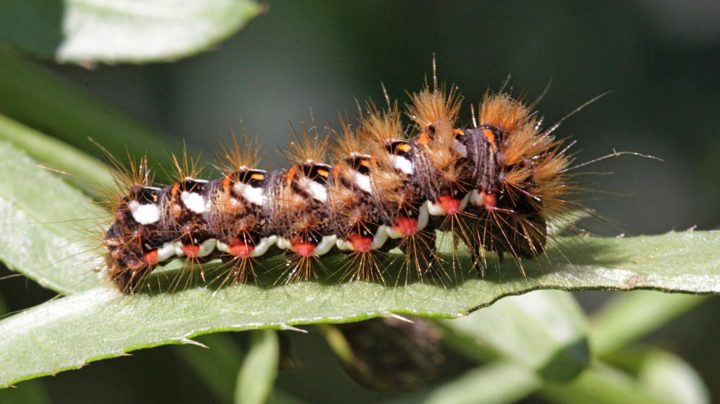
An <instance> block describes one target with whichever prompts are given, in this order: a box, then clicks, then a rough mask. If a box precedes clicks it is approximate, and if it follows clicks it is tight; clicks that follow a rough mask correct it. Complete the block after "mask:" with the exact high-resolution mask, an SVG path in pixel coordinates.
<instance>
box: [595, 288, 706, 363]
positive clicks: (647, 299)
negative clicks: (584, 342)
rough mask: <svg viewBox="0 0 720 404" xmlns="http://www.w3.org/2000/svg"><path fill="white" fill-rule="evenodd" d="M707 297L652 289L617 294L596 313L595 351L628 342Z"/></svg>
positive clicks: (606, 351) (599, 352) (600, 353)
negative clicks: (659, 291)
mask: <svg viewBox="0 0 720 404" xmlns="http://www.w3.org/2000/svg"><path fill="white" fill-rule="evenodd" d="M705 300H707V298H706V297H703V296H689V295H680V294H673V295H669V294H664V293H658V292H652V291H637V292H633V293H628V294H625V295H620V296H617V297H616V298H615V299H614V300H612V301H611V302H609V303H608V304H607V305H605V306H604V307H603V308H602V309H601V310H600V311H599V312H598V313H596V314H595V316H593V321H592V333H591V337H592V341H591V343H592V349H593V352H594V353H595V355H597V356H603V355H607V354H609V353H611V352H613V351H614V350H616V349H619V348H622V347H624V346H627V345H628V344H629V343H631V342H633V341H635V340H636V339H638V338H640V337H642V336H644V335H645V334H647V333H649V332H652V331H654V330H656V329H657V328H658V327H660V326H662V325H663V324H665V323H667V322H669V321H670V320H672V319H673V318H675V317H677V316H679V315H681V314H683V313H685V312H687V311H689V310H691V309H693V308H695V307H697V305H699V304H700V303H702V302H704V301H705Z"/></svg>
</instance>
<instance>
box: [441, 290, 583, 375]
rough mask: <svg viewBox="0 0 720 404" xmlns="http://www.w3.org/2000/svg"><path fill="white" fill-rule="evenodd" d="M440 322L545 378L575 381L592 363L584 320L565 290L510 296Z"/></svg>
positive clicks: (571, 297)
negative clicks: (483, 308)
mask: <svg viewBox="0 0 720 404" xmlns="http://www.w3.org/2000/svg"><path fill="white" fill-rule="evenodd" d="M442 324H443V326H444V327H445V328H447V329H449V331H450V332H452V333H459V334H464V335H466V336H472V337H473V338H474V339H475V345H489V346H491V347H492V348H493V349H494V350H496V351H498V352H499V353H500V354H501V355H502V356H504V357H505V358H507V359H510V360H512V361H514V362H515V363H517V364H520V365H524V366H525V367H527V368H529V369H532V370H533V371H535V372H537V373H538V375H540V376H541V377H543V378H547V379H551V380H568V379H571V378H573V377H575V376H576V375H577V374H578V373H580V372H581V371H582V370H583V369H584V368H585V367H586V366H587V365H588V363H589V362H590V349H589V347H588V338H587V324H586V321H585V317H584V315H583V312H582V310H581V309H580V307H579V306H578V305H577V303H576V302H575V299H574V298H573V296H572V295H571V294H569V293H566V292H561V291H555V290H542V291H535V292H532V293H528V294H526V295H523V296H513V297H509V298H506V299H503V300H501V301H499V302H497V303H495V304H494V305H492V306H491V307H488V308H487V309H485V310H479V311H477V312H475V313H473V314H471V315H469V316H466V317H463V318H459V319H456V320H447V321H443V322H442Z"/></svg>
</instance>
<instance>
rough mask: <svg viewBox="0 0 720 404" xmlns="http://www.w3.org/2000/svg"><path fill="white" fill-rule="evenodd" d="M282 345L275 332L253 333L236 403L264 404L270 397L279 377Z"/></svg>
mask: <svg viewBox="0 0 720 404" xmlns="http://www.w3.org/2000/svg"><path fill="white" fill-rule="evenodd" d="M279 360H280V344H279V342H278V336H277V333H276V332H275V331H273V330H260V331H253V332H252V333H251V334H250V349H249V350H248V352H247V355H245V360H244V361H243V364H242V367H241V368H240V372H239V373H238V379H237V384H236V385H235V403H237V404H263V403H265V402H266V401H267V399H268V397H270V393H271V392H272V390H273V385H274V384H275V377H276V376H277V369H278V362H279Z"/></svg>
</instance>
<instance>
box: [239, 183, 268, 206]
mask: <svg viewBox="0 0 720 404" xmlns="http://www.w3.org/2000/svg"><path fill="white" fill-rule="evenodd" d="M233 188H234V189H235V192H236V193H237V194H239V195H242V197H243V198H245V199H246V200H247V201H248V202H250V203H252V204H253V205H257V206H264V205H265V202H266V201H265V189H264V188H262V187H254V186H252V185H249V184H243V183H242V182H236V183H235V185H233Z"/></svg>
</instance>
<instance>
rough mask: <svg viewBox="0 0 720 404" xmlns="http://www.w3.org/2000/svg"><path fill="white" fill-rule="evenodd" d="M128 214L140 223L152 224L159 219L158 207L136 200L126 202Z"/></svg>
mask: <svg viewBox="0 0 720 404" xmlns="http://www.w3.org/2000/svg"><path fill="white" fill-rule="evenodd" d="M128 208H129V209H130V214H131V215H132V217H133V219H135V221H136V222H138V223H140V224H153V223H156V222H157V221H158V220H160V208H159V207H158V206H157V205H155V204H153V203H148V204H142V203H140V202H138V201H130V202H129V203H128Z"/></svg>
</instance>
